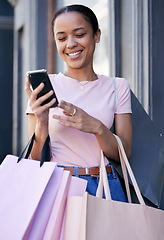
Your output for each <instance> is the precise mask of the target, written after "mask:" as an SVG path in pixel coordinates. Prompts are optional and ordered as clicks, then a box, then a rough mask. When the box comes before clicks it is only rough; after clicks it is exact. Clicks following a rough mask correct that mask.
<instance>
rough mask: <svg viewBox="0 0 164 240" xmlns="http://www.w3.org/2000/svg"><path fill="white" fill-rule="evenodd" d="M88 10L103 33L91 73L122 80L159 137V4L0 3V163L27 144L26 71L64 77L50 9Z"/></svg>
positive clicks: (163, 107)
mask: <svg viewBox="0 0 164 240" xmlns="http://www.w3.org/2000/svg"><path fill="white" fill-rule="evenodd" d="M75 3H79V4H80V3H81V4H84V5H86V6H89V7H91V8H92V10H93V11H94V12H95V14H96V15H97V17H98V20H99V24H100V28H101V31H102V38H101V42H100V43H99V44H98V45H97V49H96V54H95V58H94V67H95V71H96V73H99V74H106V75H109V76H112V77H113V76H120V77H124V78H126V79H127V80H128V81H129V83H130V86H131V89H132V90H133V92H134V93H135V95H136V96H137V97H138V99H139V101H140V102H141V104H142V105H143V107H144V109H145V111H146V112H147V114H148V115H149V117H150V118H151V120H152V121H153V122H154V124H155V126H156V128H157V129H158V130H159V132H160V133H161V134H164V94H163V91H164V71H163V63H164V14H163V9H164V1H163V0H79V1H73V0H0V82H1V87H0V116H1V117H0V161H2V160H3V159H4V157H5V155H6V154H9V153H11V154H15V155H19V154H20V152H21V150H22V149H23V148H24V146H25V145H26V143H27V141H28V126H27V116H26V114H25V111H26V106H27V100H28V99H27V95H26V93H25V91H24V86H25V80H26V72H27V71H29V70H35V69H41V68H46V69H47V70H48V72H49V73H59V72H63V70H64V64H63V63H62V62H61V61H60V59H59V57H58V55H57V53H56V50H55V44H54V39H53V35H52V31H51V20H52V17H53V13H54V11H55V9H58V8H60V7H62V6H64V5H69V4H75Z"/></svg>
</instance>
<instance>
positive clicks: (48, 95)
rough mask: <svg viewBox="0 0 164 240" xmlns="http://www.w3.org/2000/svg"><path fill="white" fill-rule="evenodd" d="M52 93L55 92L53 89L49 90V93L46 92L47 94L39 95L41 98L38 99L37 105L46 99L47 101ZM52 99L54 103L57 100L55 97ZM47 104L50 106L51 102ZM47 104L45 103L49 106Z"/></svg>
mask: <svg viewBox="0 0 164 240" xmlns="http://www.w3.org/2000/svg"><path fill="white" fill-rule="evenodd" d="M52 94H53V90H51V91H49V92H48V93H46V94H45V95H43V96H41V97H39V98H38V99H37V100H36V104H37V106H40V105H42V103H43V102H44V101H46V100H47V99H48V98H49V97H51V95H52ZM52 100H53V103H54V102H55V101H56V98H53V99H52ZM47 104H48V106H49V103H47ZM47 104H45V105H46V106H47Z"/></svg>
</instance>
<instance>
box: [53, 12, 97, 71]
mask: <svg viewBox="0 0 164 240" xmlns="http://www.w3.org/2000/svg"><path fill="white" fill-rule="evenodd" d="M54 36H55V41H56V46H57V50H58V53H59V55H60V57H61V58H62V59H63V60H64V61H65V62H66V64H67V68H68V69H80V68H85V67H87V66H89V65H90V66H92V63H93V53H94V50H95V43H96V42H99V39H100V30H99V31H98V32H97V34H93V30H92V27H91V25H90V23H89V22H87V21H86V20H85V18H84V17H83V15H82V14H80V13H77V12H67V13H63V14H61V15H59V16H58V17H57V18H56V20H55V22H54Z"/></svg>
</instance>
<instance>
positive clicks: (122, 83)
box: [115, 77, 130, 90]
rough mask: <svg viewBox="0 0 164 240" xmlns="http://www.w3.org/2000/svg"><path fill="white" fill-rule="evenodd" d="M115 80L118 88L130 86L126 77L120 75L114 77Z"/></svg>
mask: <svg viewBox="0 0 164 240" xmlns="http://www.w3.org/2000/svg"><path fill="white" fill-rule="evenodd" d="M115 82H116V86H117V88H118V90H119V89H122V88H123V89H126V88H128V89H129V88H130V84H129V82H128V80H127V79H126V78H122V77H115Z"/></svg>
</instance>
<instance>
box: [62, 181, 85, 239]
mask: <svg viewBox="0 0 164 240" xmlns="http://www.w3.org/2000/svg"><path fill="white" fill-rule="evenodd" d="M86 187H87V181H86V180H84V179H81V178H77V177H72V178H71V182H70V187H69V192H68V196H67V199H68V197H70V196H79V197H82V196H83V194H84V193H85V191H86ZM66 213H67V202H66V208H65V213H64V217H63V223H62V229H61V234H60V240H64V233H65V221H66Z"/></svg>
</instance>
